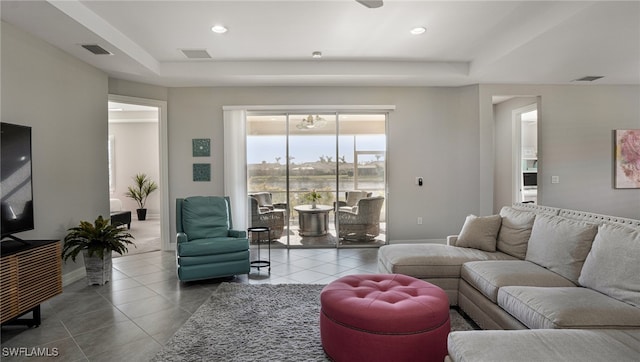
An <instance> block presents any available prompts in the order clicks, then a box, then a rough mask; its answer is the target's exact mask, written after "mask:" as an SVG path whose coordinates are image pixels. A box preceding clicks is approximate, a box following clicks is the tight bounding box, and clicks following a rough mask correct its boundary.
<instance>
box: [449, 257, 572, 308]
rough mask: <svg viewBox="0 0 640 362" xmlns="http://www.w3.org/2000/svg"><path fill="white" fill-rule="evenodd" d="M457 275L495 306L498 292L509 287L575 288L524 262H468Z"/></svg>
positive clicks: (559, 277) (568, 282)
mask: <svg viewBox="0 0 640 362" xmlns="http://www.w3.org/2000/svg"><path fill="white" fill-rule="evenodd" d="M460 276H461V277H462V279H464V280H465V281H466V282H467V283H469V284H470V285H471V286H473V287H474V288H476V289H477V290H478V291H479V292H480V293H482V294H484V296H485V297H487V298H489V300H491V301H492V302H494V303H497V302H498V290H499V289H500V288H501V287H505V286H510V285H522V286H525V285H526V286H537V287H575V284H574V283H572V282H571V281H569V280H568V279H566V278H564V277H562V276H560V275H559V274H556V273H554V272H552V271H550V270H549V269H546V268H543V267H541V266H539V265H537V264H534V263H531V262H528V261H524V260H501V261H471V262H467V263H464V264H463V265H462V270H461V272H460Z"/></svg>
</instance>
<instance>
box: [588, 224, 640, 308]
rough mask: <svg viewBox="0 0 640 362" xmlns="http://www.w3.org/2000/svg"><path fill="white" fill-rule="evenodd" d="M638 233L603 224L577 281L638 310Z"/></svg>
mask: <svg viewBox="0 0 640 362" xmlns="http://www.w3.org/2000/svg"><path fill="white" fill-rule="evenodd" d="M638 260H640V230H639V229H637V228H630V227H625V226H622V225H611V224H603V225H601V226H600V227H599V228H598V234H597V235H596V238H595V240H594V241H593V247H592V248H591V251H590V252H589V255H588V256H587V260H585V262H584V267H583V268H582V272H581V273H580V278H579V279H578V281H579V282H580V285H582V286H585V287H587V288H591V289H594V290H597V291H599V292H600V293H603V294H606V295H608V296H610V297H613V298H616V299H618V300H621V301H623V302H626V303H629V304H631V305H633V306H636V307H640V277H639V276H640V262H638Z"/></svg>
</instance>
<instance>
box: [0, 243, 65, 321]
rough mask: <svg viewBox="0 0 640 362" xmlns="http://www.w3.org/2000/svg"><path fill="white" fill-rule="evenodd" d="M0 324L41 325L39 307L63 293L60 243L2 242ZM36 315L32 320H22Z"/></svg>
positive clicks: (0, 245) (0, 244)
mask: <svg viewBox="0 0 640 362" xmlns="http://www.w3.org/2000/svg"><path fill="white" fill-rule="evenodd" d="M0 247H1V248H2V257H1V259H0V307H1V308H0V323H2V324H3V325H4V324H26V325H28V326H38V325H40V304H41V303H42V302H44V301H46V300H47V299H49V298H51V297H53V296H56V295H58V294H60V293H62V257H61V252H62V245H61V243H60V242H59V241H58V240H24V241H18V240H8V241H2V243H0ZM29 312H33V318H31V319H23V318H19V317H21V316H23V315H24V314H27V313H29Z"/></svg>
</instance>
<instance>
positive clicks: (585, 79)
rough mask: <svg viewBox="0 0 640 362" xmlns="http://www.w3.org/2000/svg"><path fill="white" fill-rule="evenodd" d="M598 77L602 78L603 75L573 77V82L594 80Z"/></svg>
mask: <svg viewBox="0 0 640 362" xmlns="http://www.w3.org/2000/svg"><path fill="white" fill-rule="evenodd" d="M600 78H603V77H602V76H598V75H588V76H586V77H582V78H578V79H574V80H573V81H574V82H593V81H594V80H598V79H600Z"/></svg>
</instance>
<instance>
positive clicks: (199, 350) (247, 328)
mask: <svg viewBox="0 0 640 362" xmlns="http://www.w3.org/2000/svg"><path fill="white" fill-rule="evenodd" d="M322 288H324V285H317V284H275V285H273V284H259V285H252V284H238V283H222V284H221V285H220V286H219V287H218V289H217V290H216V291H215V292H214V293H213V294H212V295H211V297H210V298H209V299H208V300H207V301H206V302H204V304H203V305H202V306H201V307H200V308H199V309H198V310H197V311H196V312H195V313H194V314H193V315H192V316H191V317H190V318H189V320H187V322H186V323H185V324H184V325H183V326H182V328H180V329H179V330H178V331H177V332H176V333H175V335H174V336H173V337H172V338H171V339H170V340H169V342H167V344H166V345H165V346H164V347H163V348H162V350H161V351H160V352H159V353H158V354H157V355H156V356H155V357H154V359H153V360H152V361H329V359H328V358H327V357H326V355H325V353H324V350H323V349H322V344H321V341H320V322H319V319H320V317H319V316H320V291H321V290H322ZM450 315H451V330H472V329H474V327H473V326H472V325H471V324H470V323H469V322H467V321H466V320H465V319H464V318H463V317H462V316H461V315H460V314H459V313H458V312H457V311H456V310H453V309H452V310H451V311H450Z"/></svg>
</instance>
